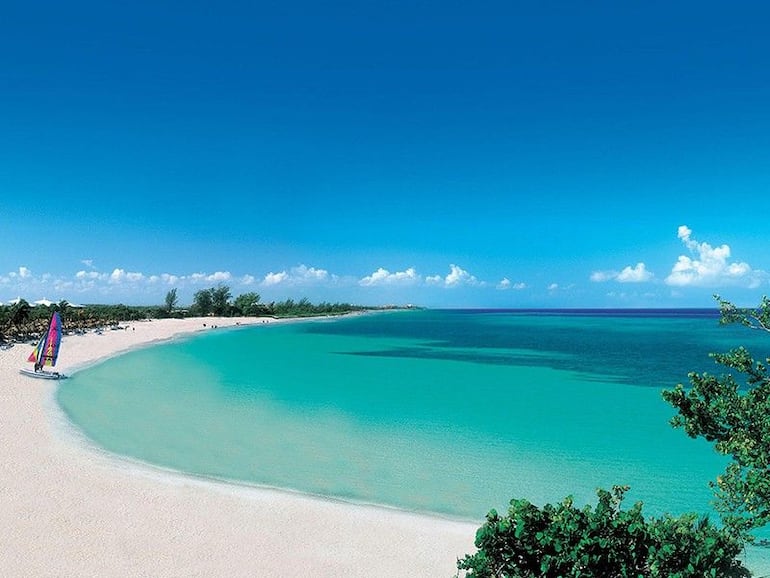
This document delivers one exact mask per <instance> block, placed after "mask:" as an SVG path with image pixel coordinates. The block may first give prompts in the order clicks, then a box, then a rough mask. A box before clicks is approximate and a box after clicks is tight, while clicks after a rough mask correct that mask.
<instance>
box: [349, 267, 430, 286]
mask: <svg viewBox="0 0 770 578" xmlns="http://www.w3.org/2000/svg"><path fill="white" fill-rule="evenodd" d="M419 281H420V276H419V275H418V274H417V271H415V269H414V267H409V268H408V269H407V270H406V271H396V272H394V273H391V272H390V271H388V270H387V269H384V268H382V267H380V268H379V269H377V270H376V271H375V272H374V273H372V274H371V275H367V276H366V277H364V278H362V279H360V280H359V281H358V284H359V285H361V286H363V287H373V286H377V285H413V284H415V283H417V282H419Z"/></svg>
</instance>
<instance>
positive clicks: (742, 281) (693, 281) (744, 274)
mask: <svg viewBox="0 0 770 578" xmlns="http://www.w3.org/2000/svg"><path fill="white" fill-rule="evenodd" d="M677 236H678V237H679V239H681V241H682V243H683V244H684V246H685V247H687V249H688V250H689V252H690V256H688V255H680V256H679V259H677V262H676V263H675V264H674V266H673V267H672V268H671V274H670V275H669V276H668V277H666V283H667V284H668V285H673V286H676V287H687V286H693V287H716V286H720V285H742V286H745V287H748V288H756V287H758V286H759V285H760V284H761V283H762V280H763V279H766V278H767V274H766V273H765V272H764V271H759V270H754V269H752V268H751V266H750V265H749V264H748V263H745V262H736V261H733V262H730V260H729V259H730V254H731V251H730V247H729V246H728V245H726V244H723V245H721V246H719V247H712V246H711V245H710V244H709V243H705V242H704V243H699V242H698V241H696V240H695V239H693V238H692V230H691V229H690V228H689V227H687V225H682V226H680V227H679V229H678V231H677Z"/></svg>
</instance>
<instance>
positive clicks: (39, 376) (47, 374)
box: [19, 369, 67, 379]
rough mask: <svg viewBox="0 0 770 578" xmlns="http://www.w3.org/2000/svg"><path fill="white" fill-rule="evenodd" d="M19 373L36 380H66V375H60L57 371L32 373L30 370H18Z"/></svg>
mask: <svg viewBox="0 0 770 578" xmlns="http://www.w3.org/2000/svg"><path fill="white" fill-rule="evenodd" d="M19 373H21V374H22V375H26V376H29V377H34V378H36V379H66V378H67V376H66V375H62V374H61V373H59V372H58V371H34V370H32V369H20V370H19Z"/></svg>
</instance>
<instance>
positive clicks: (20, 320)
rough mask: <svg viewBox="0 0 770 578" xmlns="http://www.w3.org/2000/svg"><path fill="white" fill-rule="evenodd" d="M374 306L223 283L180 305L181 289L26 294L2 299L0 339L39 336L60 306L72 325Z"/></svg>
mask: <svg viewBox="0 0 770 578" xmlns="http://www.w3.org/2000/svg"><path fill="white" fill-rule="evenodd" d="M367 309H372V308H371V307H363V306H360V305H351V304H350V303H325V302H324V303H318V304H313V303H311V302H310V301H309V300H308V299H306V298H303V299H300V300H299V301H294V300H292V299H287V300H285V301H273V302H270V303H262V302H261V301H260V295H259V294H257V293H245V294H242V295H239V296H237V297H236V298H235V299H233V297H232V294H231V292H230V288H229V287H227V286H226V285H219V286H217V287H212V288H210V289H203V290H201V291H198V292H197V293H196V294H195V296H194V298H193V303H192V304H191V305H190V306H189V307H181V308H180V307H179V299H178V297H177V291H176V289H172V290H171V291H169V292H168V293H167V294H166V299H165V302H164V303H163V304H162V305H157V306H135V305H134V306H132V305H122V304H119V305H84V306H78V307H74V306H72V305H70V304H69V303H67V302H66V301H62V302H60V303H56V304H53V305H50V306H48V307H46V306H43V305H37V306H34V307H33V306H32V305H30V304H29V303H28V302H27V301H25V300H23V299H22V300H20V301H19V302H18V303H15V304H13V305H0V342H5V341H21V340H28V339H34V338H36V337H37V336H39V335H40V334H41V333H42V332H43V331H44V330H45V328H46V327H47V324H48V320H49V319H50V318H51V313H52V312H53V311H59V313H60V314H61V316H62V323H63V325H64V327H65V329H67V330H68V331H78V330H87V329H92V328H96V327H107V326H114V325H118V324H119V323H123V322H126V321H139V320H142V319H164V318H168V317H177V318H184V317H205V316H209V315H216V316H221V317H242V316H243V317H264V316H270V317H310V316H320V315H342V314H345V313H351V312H354V311H364V310H367Z"/></svg>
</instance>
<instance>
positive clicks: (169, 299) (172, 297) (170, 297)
mask: <svg viewBox="0 0 770 578" xmlns="http://www.w3.org/2000/svg"><path fill="white" fill-rule="evenodd" d="M178 302H179V300H178V299H177V296H176V287H175V288H173V289H172V290H171V291H169V292H168V293H166V307H165V310H166V313H167V314H168V315H171V313H172V312H173V311H174V309H176V306H177V304H178Z"/></svg>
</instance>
